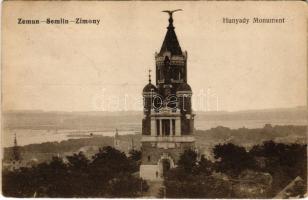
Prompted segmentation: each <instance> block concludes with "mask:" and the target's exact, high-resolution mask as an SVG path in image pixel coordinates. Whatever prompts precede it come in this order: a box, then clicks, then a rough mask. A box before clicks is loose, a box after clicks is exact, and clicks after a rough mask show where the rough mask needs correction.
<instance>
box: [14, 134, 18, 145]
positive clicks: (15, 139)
mask: <svg viewBox="0 0 308 200" xmlns="http://www.w3.org/2000/svg"><path fill="white" fill-rule="evenodd" d="M14 134H15V137H14V146H15V147H17V146H18V145H17V138H16V133H14Z"/></svg>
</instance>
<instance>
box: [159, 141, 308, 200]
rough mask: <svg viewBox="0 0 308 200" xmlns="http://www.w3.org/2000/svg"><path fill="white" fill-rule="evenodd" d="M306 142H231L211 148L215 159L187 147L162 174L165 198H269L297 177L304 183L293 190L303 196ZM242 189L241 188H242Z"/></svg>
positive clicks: (294, 193)
mask: <svg viewBox="0 0 308 200" xmlns="http://www.w3.org/2000/svg"><path fill="white" fill-rule="evenodd" d="M306 148H307V145H300V144H283V143H275V142H273V141H267V142H264V143H263V144H262V145H256V146H254V147H253V148H252V149H251V150H250V151H246V150H245V148H243V147H240V146H236V145H234V144H230V143H229V144H223V145H221V144H219V145H216V146H215V148H214V149H213V152H214V156H215V158H216V161H215V162H211V161H210V160H207V159H205V158H204V157H201V159H200V160H199V161H198V160H197V154H196V153H195V152H194V151H192V150H187V151H185V152H184V153H183V155H182V156H181V157H180V160H179V162H178V167H177V168H175V169H171V170H170V171H169V172H168V173H167V174H166V176H165V182H164V183H165V187H166V196H167V197H168V198H272V197H274V196H275V195H277V193H278V192H279V191H281V190H282V189H283V188H284V187H286V186H287V185H288V184H289V183H290V182H291V181H292V180H294V179H295V178H296V177H298V176H299V177H301V178H302V179H304V183H305V185H303V186H302V187H300V188H297V189H295V190H296V191H292V195H294V196H303V194H305V192H306V190H305V188H306V187H307V184H306V183H307V170H306V167H307V149H306ZM243 189H244V190H243Z"/></svg>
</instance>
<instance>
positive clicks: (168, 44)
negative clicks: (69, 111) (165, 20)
mask: <svg viewBox="0 0 308 200" xmlns="http://www.w3.org/2000/svg"><path fill="white" fill-rule="evenodd" d="M176 11H181V9H177V10H173V11H169V10H164V11H162V12H166V13H168V14H169V25H168V27H167V33H166V36H165V39H164V42H163V45H162V47H161V49H160V52H159V54H160V55H162V54H163V53H164V52H166V51H169V52H171V54H172V55H182V49H181V47H180V44H179V41H178V39H177V37H176V34H175V31H174V26H173V17H172V14H173V13H174V12H176Z"/></svg>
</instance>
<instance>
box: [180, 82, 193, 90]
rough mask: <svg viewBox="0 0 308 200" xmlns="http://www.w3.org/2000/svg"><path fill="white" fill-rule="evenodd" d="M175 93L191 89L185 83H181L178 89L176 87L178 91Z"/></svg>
mask: <svg viewBox="0 0 308 200" xmlns="http://www.w3.org/2000/svg"><path fill="white" fill-rule="evenodd" d="M177 91H178V92H180V91H181V92H183V91H190V92H191V91H192V90H191V87H190V86H189V85H188V84H187V83H182V84H181V85H180V86H179V87H178V89H177Z"/></svg>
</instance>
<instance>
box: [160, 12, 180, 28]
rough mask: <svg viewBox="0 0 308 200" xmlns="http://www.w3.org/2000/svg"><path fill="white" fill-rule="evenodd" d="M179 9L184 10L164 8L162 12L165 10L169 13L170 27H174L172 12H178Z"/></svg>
mask: <svg viewBox="0 0 308 200" xmlns="http://www.w3.org/2000/svg"><path fill="white" fill-rule="evenodd" d="M177 11H183V10H182V9H176V10H163V11H162V12H165V13H168V14H169V26H168V28H169V27H170V28H173V18H172V14H173V13H174V12H177Z"/></svg>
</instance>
